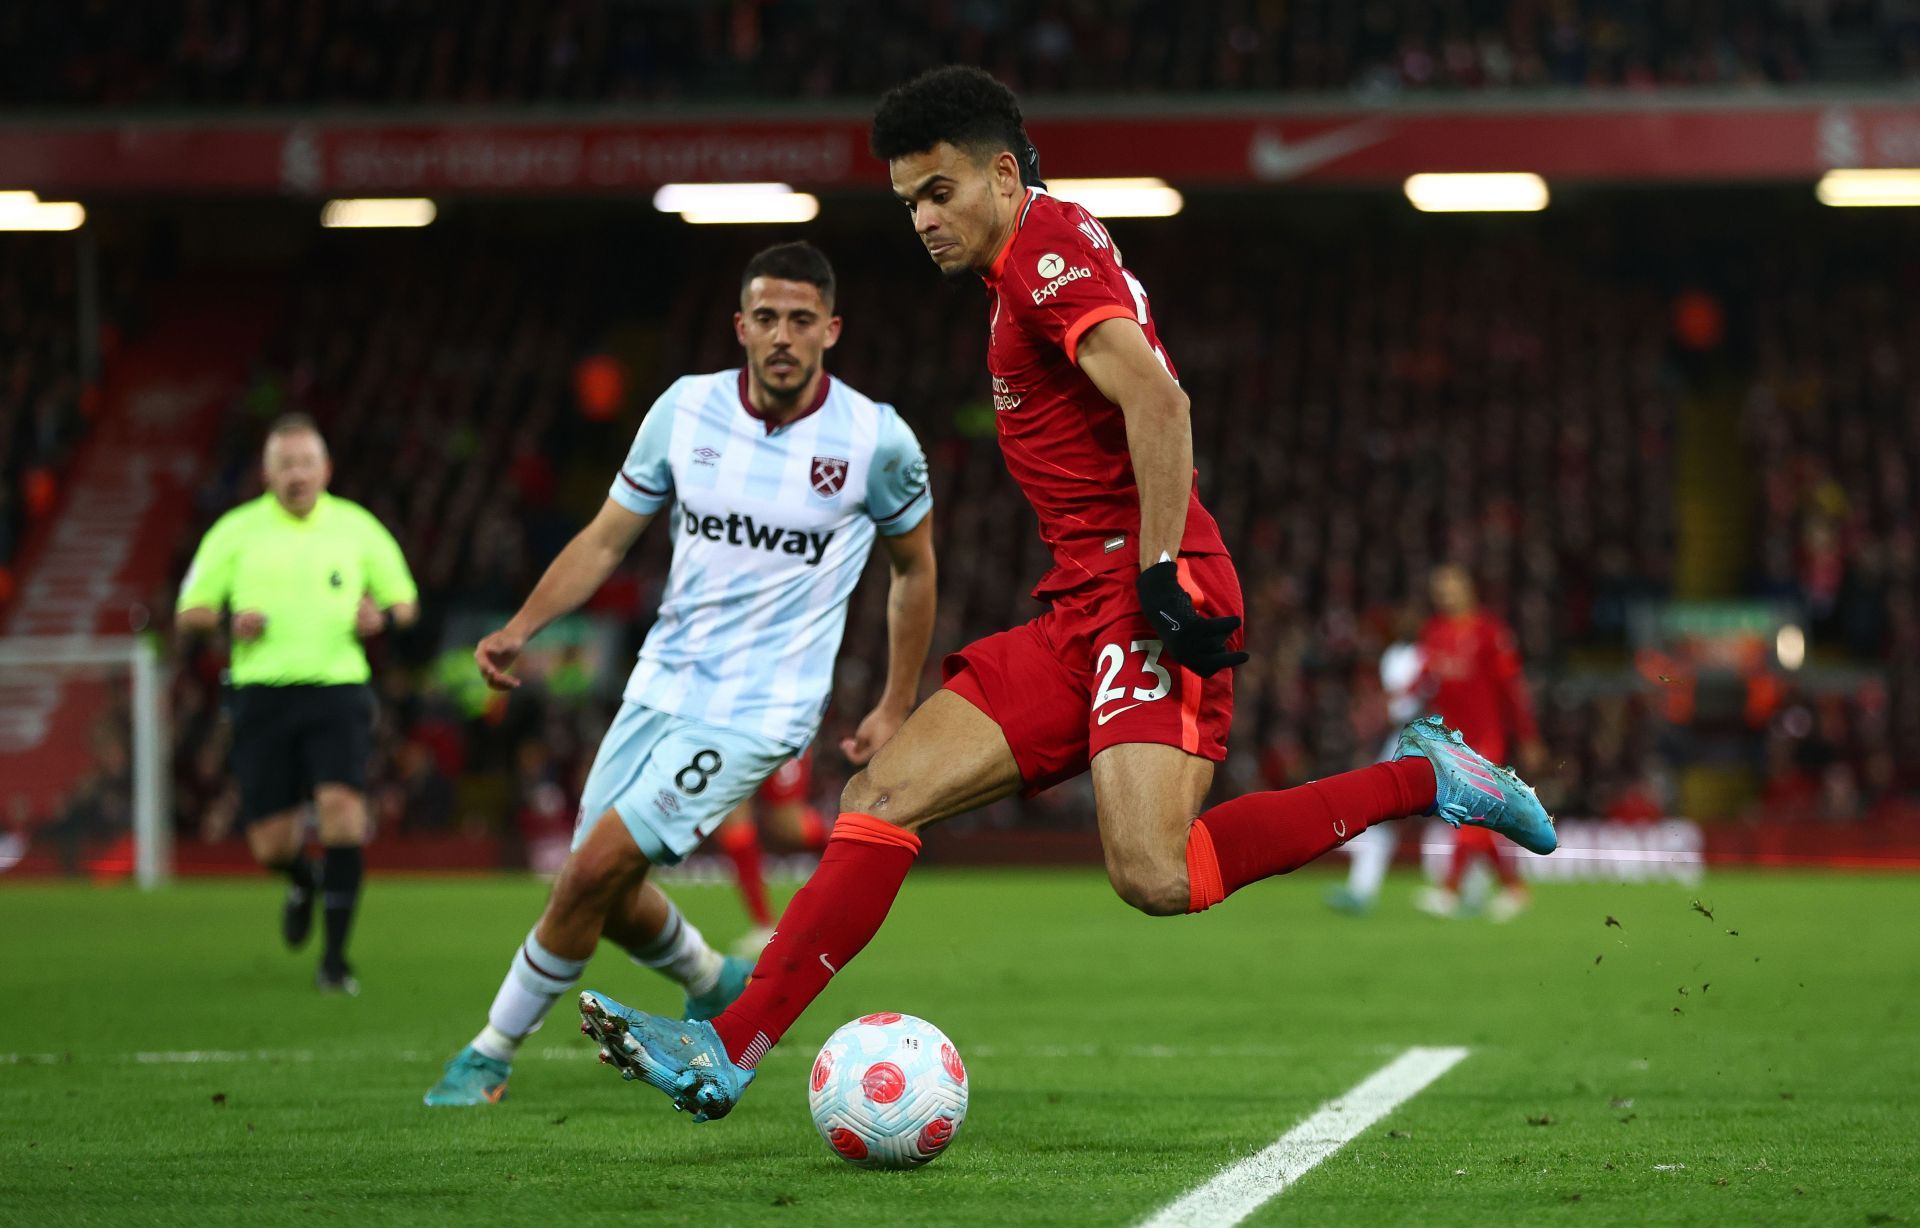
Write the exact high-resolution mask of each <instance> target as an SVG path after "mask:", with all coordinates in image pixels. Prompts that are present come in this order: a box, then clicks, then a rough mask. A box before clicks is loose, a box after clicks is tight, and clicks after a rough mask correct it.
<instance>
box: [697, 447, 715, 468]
mask: <svg viewBox="0 0 1920 1228" xmlns="http://www.w3.org/2000/svg"><path fill="white" fill-rule="evenodd" d="M719 459H720V453H718V452H716V451H714V450H713V449H712V448H706V447H701V448H695V449H694V450H693V463H694V464H696V465H711V464H713V463H714V462H716V461H718V460H719Z"/></svg>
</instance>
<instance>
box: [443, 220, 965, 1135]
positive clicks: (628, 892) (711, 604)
mask: <svg viewBox="0 0 1920 1228" xmlns="http://www.w3.org/2000/svg"><path fill="white" fill-rule="evenodd" d="M833 302H834V280H833V269H832V266H830V265H829V264H828V263H827V260H826V257H825V256H823V255H821V253H820V252H819V251H818V250H816V249H815V248H813V247H811V246H810V245H808V244H805V243H786V244H781V245H779V246H777V247H771V248H768V249H767V250H765V251H763V252H761V253H760V254H759V255H757V256H755V257H754V258H753V260H752V261H750V262H749V263H748V265H747V268H746V271H745V274H744V275H743V277H742V278H741V289H740V311H739V313H738V314H736V315H735V316H734V330H735V333H736V335H737V336H738V338H739V340H740V344H741V346H742V347H744V348H745V350H746V357H747V362H746V366H745V367H743V368H741V369H738V370H729V371H720V372H716V373H714V374H711V375H696V376H688V377H686V378H684V379H681V380H679V381H677V382H675V383H674V384H673V386H672V387H670V388H668V389H667V391H666V392H665V393H663V394H662V395H661V397H660V399H659V400H658V401H655V402H654V404H653V408H652V409H651V410H649V411H648V413H647V416H646V420H645V421H644V422H643V423H641V426H640V431H639V433H638V435H637V436H636V437H635V438H634V442H633V448H632V450H631V451H630V452H629V453H628V455H627V460H626V463H625V464H624V465H623V466H621V469H620V472H619V475H618V476H617V477H616V478H615V479H614V482H613V487H612V489H611V490H610V491H609V492H608V498H607V502H606V504H605V505H604V506H603V507H602V508H601V510H600V513H599V515H598V516H596V517H595V518H594V520H593V523H591V524H590V525H588V526H587V527H586V528H585V529H584V530H582V531H581V533H580V534H579V535H578V536H577V537H575V538H574V539H573V541H572V542H570V543H569V544H568V545H567V547H566V549H565V550H563V551H561V553H560V556H559V557H558V558H556V559H555V560H554V562H553V565H552V566H550V567H549V568H548V569H547V572H546V574H545V575H544V576H542V577H541V579H540V582H539V584H537V585H536V586H535V587H534V590H533V593H532V595H531V596H529V597H528V598H527V601H526V604H525V605H523V606H522V607H521V608H520V612H519V613H517V614H515V615H514V617H513V618H512V620H510V621H509V622H508V623H507V625H506V626H505V627H504V628H502V629H501V630H499V631H496V632H494V633H493V634H492V635H490V636H488V637H487V638H486V639H484V640H482V641H481V642H480V646H479V647H478V649H476V650H475V653H474V656H475V659H476V661H477V662H478V664H479V667H480V672H481V673H482V674H483V675H484V676H485V677H486V679H487V682H488V683H489V684H490V685H492V686H494V687H496V688H501V689H506V688H511V687H514V686H518V685H519V680H518V679H516V678H515V677H514V676H513V672H512V670H513V664H514V661H515V660H516V659H517V658H518V656H519V654H520V651H521V649H522V648H523V647H524V646H525V644H526V642H527V641H528V640H529V639H531V638H532V637H533V636H534V635H535V634H536V633H538V632H539V630H540V629H541V628H542V627H545V626H546V625H547V624H548V623H550V622H552V621H553V620H554V619H556V618H558V617H560V616H561V615H562V614H565V613H567V612H569V611H571V610H573V609H575V608H577V607H578V606H579V605H581V604H582V603H583V602H585V601H586V600H587V599H588V598H589V597H591V596H592V595H593V594H594V593H595V592H596V591H597V590H598V589H599V587H600V585H601V584H602V583H604V582H605V581H606V579H607V577H608V576H609V575H610V574H612V572H613V569H614V567H615V566H617V565H618V564H619V562H620V560H621V559H622V558H623V557H625V555H626V553H627V550H628V549H629V548H630V547H631V546H632V545H633V543H634V542H635V541H636V540H637V539H638V538H639V536H640V534H641V533H642V532H643V531H645V529H646V527H647V526H648V525H649V524H650V523H652V521H653V520H654V518H655V517H656V516H657V515H659V514H660V513H661V512H662V511H663V510H665V511H666V513H667V515H666V523H667V525H668V526H669V529H670V531H671V532H672V533H673V564H672V567H671V569H670V570H669V572H668V575H667V590H666V594H665V596H664V597H663V598H662V600H661V603H660V611H659V615H658V617H657V619H656V620H655V622H654V625H653V628H652V630H651V631H649V632H648V633H647V638H646V643H645V645H644V646H643V647H642V648H641V650H640V660H639V663H638V664H637V665H636V666H635V667H634V671H633V675H632V677H631V678H630V679H629V680H628V682H627V688H626V693H625V702H624V703H622V704H621V706H620V713H619V715H618V716H617V717H616V718H615V719H614V722H613V725H612V727H611V728H609V729H608V730H607V734H606V737H605V739H604V740H603V741H602V742H601V744H600V752H599V754H598V756H596V758H595V759H594V763H593V770H592V772H591V773H590V774H589V775H588V778H587V783H586V788H585V790H584V796H583V797H582V798H581V803H580V820H579V826H578V828H577V829H576V830H575V833H574V839H573V852H572V854H571V855H570V856H569V857H568V858H567V863H566V865H565V866H564V867H562V869H561V871H560V876H559V880H558V881H557V882H556V883H555V884H554V888H553V894H552V896H551V897H550V898H549V899H548V901H547V908H546V911H545V913H543V914H542V915H541V918H540V923H539V924H538V925H536V926H535V927H534V929H533V932H532V933H530V934H528V935H527V938H526V941H525V942H523V943H522V944H521V946H520V949H519V950H518V951H516V952H515V953H514V956H513V963H512V965H511V966H510V967H509V968H508V970H507V975H506V979H505V980H504V981H502V982H501V985H500V991H499V993H498V994H497V995H496V996H495V998H494V1000H493V1007H492V1009H491V1010H490V1011H488V1013H487V1025H486V1027H485V1028H483V1029H482V1030H481V1032H480V1034H479V1035H478V1036H476V1037H474V1039H473V1041H472V1043H471V1044H469V1045H468V1046H467V1047H466V1048H464V1049H462V1050H461V1051H460V1052H459V1053H457V1054H455V1055H454V1056H453V1058H452V1059H451V1060H450V1061H449V1062H448V1063H447V1065H446V1071H445V1073H444V1074H443V1075H442V1077H441V1079H440V1081H439V1082H438V1083H437V1084H435V1085H434V1087H433V1088H432V1090H430V1091H429V1092H428V1093H427V1096H426V1102H427V1103H428V1104H430V1105H469V1104H490V1103H495V1102H497V1101H499V1100H500V1099H501V1097H502V1096H504V1095H505V1093H506V1085H507V1075H508V1073H509V1070H510V1067H511V1064H512V1061H513V1057H514V1053H515V1051H516V1050H517V1049H518V1048H519V1046H520V1044H521V1042H522V1041H524V1040H525V1039H526V1037H527V1036H528V1035H529V1034H530V1033H532V1032H533V1030H534V1029H535V1028H538V1027H539V1026H540V1024H541V1022H542V1021H543V1020H544V1019H545V1018H546V1015H547V1011H548V1010H549V1009H551V1007H552V1006H553V1003H554V1001H555V1000H556V999H558V998H559V997H560V995H562V994H564V993H566V992H567V990H568V989H570V988H572V986H573V985H574V983H575V982H577V981H578V980H579V979H580V974H581V972H582V970H583V969H585V967H586V964H587V960H588V958H589V957H590V956H591V955H592V954H593V950H594V947H595V945H596V944H597V943H598V942H599V941H600V939H601V938H603V937H604V938H606V939H608V940H609V941H611V942H613V943H615V944H617V945H618V946H620V947H622V948H623V949H625V950H626V951H627V952H628V953H629V954H630V955H632V957H633V958H634V959H635V960H636V961H637V962H639V963H642V964H645V965H647V966H648V967H652V968H657V969H659V970H660V971H662V972H664V973H665V974H667V975H668V976H669V977H672V978H673V979H674V980H676V981H678V982H679V983H680V984H681V985H682V986H683V987H684V988H685V990H686V993H687V1003H686V1015H687V1017H688V1018H699V1019H705V1018H710V1017H712V1016H713V1015H716V1014H718V1013H719V1012H720V1011H721V1010H723V1009H725V1007H726V1006H727V1004H728V1003H730V1002H732V1001H733V999H734V998H735V997H737V996H738V995H739V993H740V991H741V989H742V988H744V986H745V985H746V980H747V974H748V972H749V971H750V965H749V964H748V963H747V962H746V961H745V960H740V959H723V958H722V957H721V956H720V955H719V954H718V953H717V952H715V951H714V950H713V949H712V948H711V947H710V946H708V944H707V942H706V940H705V939H704V938H702V937H701V935H700V931H699V930H697V929H695V928H694V926H693V925H692V924H691V923H690V922H688V921H687V920H686V919H685V918H684V917H682V916H681V915H680V912H679V910H678V909H676V908H675V907H674V905H673V902H672V901H671V900H669V899H668V898H667V897H666V896H665V895H664V894H662V893H661V891H660V890H659V888H658V887H655V886H654V885H653V884H651V883H649V882H648V881H647V872H648V871H649V870H650V869H652V868H653V867H654V866H657V865H673V864H675V863H677V862H678V861H680V860H681V859H682V858H683V857H685V856H686V855H687V854H688V853H689V852H691V851H693V849H694V848H696V847H697V846H698V845H699V844H700V842H701V841H702V840H704V839H706V837H707V836H708V835H709V834H711V833H712V831H713V830H714V828H716V827H718V826H719V825H720V822H721V820H722V819H724V818H725V817H726V816H727V814H728V812H729V811H731V810H733V808H734V807H735V806H737V805H739V804H740V803H741V802H742V801H744V800H745V799H746V798H748V797H750V796H752V795H753V792H754V790H756V789H758V788H759V787H760V783H761V782H762V781H763V780H765V779H766V778H767V777H768V776H770V775H772V774H773V772H774V771H775V770H776V769H778V768H779V767H780V766H781V764H783V763H785V762H786V761H787V760H788V759H790V758H792V757H793V756H794V754H795V753H796V752H798V751H799V750H801V749H802V748H803V747H805V746H806V745H807V743H808V742H809V741H811V740H812V738H813V736H814V732H815V730H816V729H817V728H818V726H819V723H820V718H821V716H822V715H823V714H824V713H825V711H826V705H827V697H828V693H829V691H830V690H831V687H832V682H833V664H834V657H835V656H836V654H837V653H838V652H839V649H840V638H841V634H842V632H843V630H844V628H845V625H846V609H847V599H848V597H849V596H850V595H851V594H852V592H853V589H854V585H855V583H856V582H857V581H858V580H859V578H860V572H861V571H862V570H863V569H864V567H865V566H866V562H867V556H868V554H869V552H870V550H871V548H872V545H873V542H874V539H875V537H876V535H877V536H878V538H879V540H880V542H881V544H882V545H883V546H884V547H885V548H886V555H887V561H888V563H889V564H890V565H891V570H892V581H891V587H890V589H889V591H888V597H887V643H888V658H887V680H886V687H885V690H884V692H883V694H882V695H881V698H880V702H879V703H878V704H877V705H876V706H875V707H874V709H873V711H871V712H869V713H867V715H866V717H865V719H863V720H862V721H861V722H860V724H859V726H858V728H857V729H856V730H855V732H854V735H853V736H852V737H850V738H847V739H844V740H843V741H842V742H841V750H842V751H843V752H844V753H845V754H846V756H847V757H848V759H850V760H851V761H852V762H854V763H855V764H864V763H866V762H867V760H868V759H870V758H871V757H872V756H873V753H874V752H875V751H877V750H879V749H880V747H881V746H882V745H884V744H885V743H886V742H887V740H888V739H889V738H891V737H892V736H893V734H894V731H895V730H897V729H899V727H900V725H901V722H903V721H904V720H905V719H906V717H907V713H908V712H909V711H911V710H912V707H913V703H914V699H915V697H916V695H915V693H916V690H917V688H918V683H919V679H920V672H921V667H922V666H923V665H924V664H925V661H926V655H927V645H928V642H929V641H930V640H931V638H932V635H933V617H934V558H933V522H932V520H931V518H930V516H929V512H930V511H931V509H932V506H933V498H932V494H931V492H930V491H929V489H928V486H927V466H926V460H925V458H924V456H923V455H922V453H921V450H920V445H919V442H918V441H917V440H916V439H915V438H914V435H913V432H912V431H911V430H910V429H909V428H908V427H907V425H906V423H905V422H903V421H902V420H901V418H900V416H899V414H897V413H896V412H894V409H893V407H892V406H890V405H883V404H879V403H876V402H874V401H871V400H869V399H867V398H866V397H864V396H862V395H860V393H858V392H856V391H854V390H853V389H852V388H849V387H848V386H847V385H845V384H844V383H840V382H838V381H836V380H833V379H832V378H830V377H829V376H828V375H827V373H826V371H825V369H824V367H823V361H824V356H825V353H826V351H827V350H828V349H830V348H832V346H833V345H834V343H835V342H836V341H837V340H838V339H839V336H840V318H839V317H838V316H836V315H834V314H833ZM669 504H671V507H669Z"/></svg>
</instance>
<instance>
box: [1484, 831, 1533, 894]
mask: <svg viewBox="0 0 1920 1228" xmlns="http://www.w3.org/2000/svg"><path fill="white" fill-rule="evenodd" d="M1487 856H1489V857H1491V858H1493V872H1494V874H1496V875H1498V876H1499V879H1500V885H1501V886H1502V887H1506V888H1508V889H1512V888H1514V887H1524V886H1526V884H1525V883H1523V882H1521V881H1520V867H1519V866H1517V865H1515V864H1514V863H1513V862H1514V858H1513V845H1512V844H1510V843H1509V842H1508V841H1507V840H1506V839H1505V838H1504V837H1501V836H1496V835H1494V834H1493V833H1492V832H1488V833H1487Z"/></svg>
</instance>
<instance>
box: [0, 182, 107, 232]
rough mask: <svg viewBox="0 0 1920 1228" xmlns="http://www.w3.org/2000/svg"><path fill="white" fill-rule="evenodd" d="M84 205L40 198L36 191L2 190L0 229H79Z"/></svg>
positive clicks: (83, 223)
mask: <svg viewBox="0 0 1920 1228" xmlns="http://www.w3.org/2000/svg"><path fill="white" fill-rule="evenodd" d="M86 221H87V211H86V209H85V207H83V206H82V205H79V204H77V203H75V202H74V201H70V200H41V199H40V197H39V195H38V194H37V193H34V192H20V191H7V192H0V230H78V229H80V227H82V226H84V225H85V224H86Z"/></svg>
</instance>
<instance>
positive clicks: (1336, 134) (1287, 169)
mask: <svg viewBox="0 0 1920 1228" xmlns="http://www.w3.org/2000/svg"><path fill="white" fill-rule="evenodd" d="M1391 130H1392V125H1391V124H1388V123H1387V122H1385V121H1384V120H1377V119H1369V120H1362V121H1361V122H1359V123H1357V124H1348V125H1347V126H1346V127H1344V128H1335V129H1333V130H1332V131H1331V132H1322V133H1320V134H1318V135H1317V136H1310V137H1308V138H1307V139H1306V140H1304V141H1295V142H1294V143H1293V144H1291V145H1289V144H1288V143H1287V141H1286V138H1285V137H1283V136H1281V135H1280V132H1279V130H1278V129H1275V128H1260V129H1258V130H1257V131H1255V132H1254V134H1253V140H1252V142H1251V143H1250V144H1249V145H1248V146H1247V166H1248V168H1249V169H1251V170H1252V171H1253V174H1254V177H1255V178H1257V179H1265V180H1269V181H1274V180H1282V179H1295V178H1298V177H1299V176H1301V175H1304V174H1306V173H1307V172H1309V171H1314V170H1318V169H1319V168H1320V167H1322V166H1325V165H1326V164H1327V163H1329V162H1337V161H1339V160H1340V159H1341V158H1344V157H1346V156H1347V155H1348V154H1350V153H1355V152H1357V151H1359V150H1362V149H1365V148H1366V147H1367V146H1369V145H1378V144H1379V143H1380V142H1381V141H1384V140H1386V138H1387V134H1388V132H1389V131H1391Z"/></svg>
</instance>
